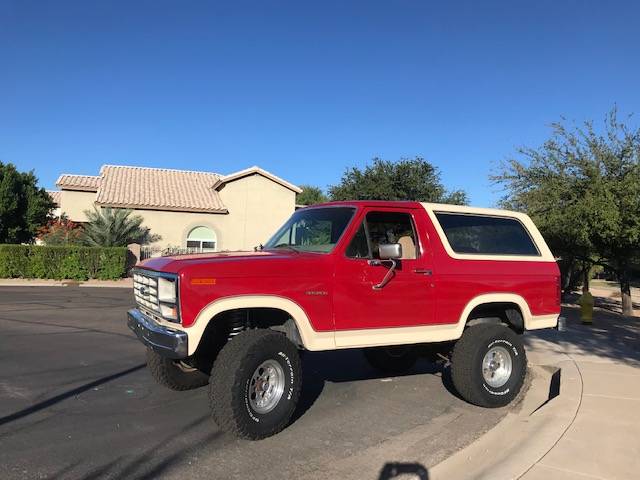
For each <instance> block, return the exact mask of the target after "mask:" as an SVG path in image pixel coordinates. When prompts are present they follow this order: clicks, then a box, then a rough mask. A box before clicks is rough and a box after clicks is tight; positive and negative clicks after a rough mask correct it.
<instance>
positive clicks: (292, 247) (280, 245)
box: [264, 243, 300, 253]
mask: <svg viewBox="0 0 640 480" xmlns="http://www.w3.org/2000/svg"><path fill="white" fill-rule="evenodd" d="M276 248H286V249H287V250H291V251H293V252H296V253H300V250H298V249H297V248H296V247H294V246H293V245H289V244H288V243H279V244H278V245H276V246H274V247H265V248H264V249H265V250H271V249H276Z"/></svg>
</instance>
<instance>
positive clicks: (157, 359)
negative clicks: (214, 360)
mask: <svg viewBox="0 0 640 480" xmlns="http://www.w3.org/2000/svg"><path fill="white" fill-rule="evenodd" d="M177 362H178V361H177V360H173V359H171V358H166V357H163V356H162V355H160V354H159V353H157V352H155V351H154V350H152V349H151V348H147V367H149V371H150V372H151V375H152V376H153V378H154V379H155V380H156V382H158V383H159V384H160V385H163V386H165V387H167V388H170V389H171V390H191V389H193V388H199V387H203V386H205V385H206V384H207V383H209V375H207V374H206V373H204V372H201V371H200V370H197V369H193V370H190V369H185V368H184V367H183V368H181V367H180V366H179V365H178V364H177Z"/></svg>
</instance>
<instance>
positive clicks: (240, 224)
mask: <svg viewBox="0 0 640 480" xmlns="http://www.w3.org/2000/svg"><path fill="white" fill-rule="evenodd" d="M219 193H220V198H221V199H222V203H224V205H225V206H226V207H227V209H228V210H229V215H230V216H231V217H232V218H234V225H233V227H231V229H230V230H231V231H233V237H234V239H235V242H237V244H238V245H240V248H241V249H247V248H253V247H254V246H256V245H258V244H260V243H264V242H266V241H267V240H268V239H269V238H270V237H271V235H273V234H274V233H275V231H276V230H277V229H278V228H279V227H280V226H282V224H283V223H284V222H285V221H286V220H287V219H288V218H289V217H290V216H291V214H292V213H293V212H294V210H295V201H296V194H295V192H293V191H291V190H289V189H288V188H285V187H283V186H282V185H280V184H278V183H275V182H273V181H271V180H269V179H268V178H265V177H263V176H262V175H257V174H256V175H250V176H247V177H243V178H240V179H238V180H235V181H233V182H229V183H227V184H225V185H224V187H223V188H222V189H221V190H220V192H219ZM236 219H237V220H236Z"/></svg>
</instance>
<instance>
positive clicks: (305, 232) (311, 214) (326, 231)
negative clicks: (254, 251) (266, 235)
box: [264, 207, 355, 253]
mask: <svg viewBox="0 0 640 480" xmlns="http://www.w3.org/2000/svg"><path fill="white" fill-rule="evenodd" d="M354 211H355V209H354V208H352V207H330V208H311V209H308V210H306V209H305V210H298V211H297V212H295V213H294V214H293V215H292V216H291V218H290V219H289V220H287V223H285V224H284V225H283V226H282V228H280V230H278V231H277V232H276V234H275V235H274V236H273V237H271V240H269V241H268V242H267V244H266V245H265V246H264V248H265V249H269V248H290V249H294V250H299V251H305V252H320V253H329V252H330V251H331V250H333V247H335V245H336V243H338V240H339V239H340V236H341V235H342V232H344V230H345V228H347V225H348V224H349V221H350V220H351V217H353V212H354Z"/></svg>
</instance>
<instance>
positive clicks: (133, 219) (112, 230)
mask: <svg viewBox="0 0 640 480" xmlns="http://www.w3.org/2000/svg"><path fill="white" fill-rule="evenodd" d="M84 213H85V215H86V216H87V219H88V220H89V222H88V223H87V224H85V226H84V236H83V242H84V244H85V245H88V246H90V247H124V246H126V245H128V244H130V243H140V244H147V243H152V242H155V241H157V240H160V236H159V235H156V234H151V232H150V231H149V229H148V228H147V227H144V226H142V222H143V218H142V217H141V216H140V215H133V216H132V213H133V212H132V211H131V210H127V209H124V208H109V207H106V208H101V209H98V208H96V207H93V211H91V210H85V212H84Z"/></svg>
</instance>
